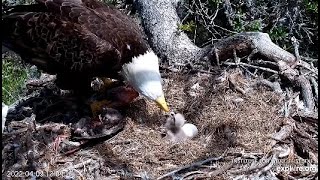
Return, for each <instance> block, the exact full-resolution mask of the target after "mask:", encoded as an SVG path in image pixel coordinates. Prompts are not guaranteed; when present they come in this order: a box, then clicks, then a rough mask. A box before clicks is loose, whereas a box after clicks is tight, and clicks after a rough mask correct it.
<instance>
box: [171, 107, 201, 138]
mask: <svg viewBox="0 0 320 180" xmlns="http://www.w3.org/2000/svg"><path fill="white" fill-rule="evenodd" d="M185 122H186V120H185V118H184V116H183V115H182V114H180V113H177V114H174V113H172V114H171V116H170V117H169V118H168V119H167V122H166V124H165V127H166V129H167V137H168V138H169V139H170V140H172V141H173V142H181V141H185V140H187V139H192V138H193V137H195V136H196V135H197V134H198V129H197V127H196V126H195V125H193V124H191V123H185Z"/></svg>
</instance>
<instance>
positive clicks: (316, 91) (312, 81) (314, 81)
mask: <svg viewBox="0 0 320 180" xmlns="http://www.w3.org/2000/svg"><path fill="white" fill-rule="evenodd" d="M310 81H311V84H312V86H313V89H314V98H315V101H316V102H318V97H319V96H318V83H317V81H316V79H315V78H314V77H310Z"/></svg>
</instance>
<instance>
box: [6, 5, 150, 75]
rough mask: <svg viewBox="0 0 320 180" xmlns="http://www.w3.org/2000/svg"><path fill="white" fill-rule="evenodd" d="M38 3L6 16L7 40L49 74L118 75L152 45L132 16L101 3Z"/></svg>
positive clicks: (17, 8)
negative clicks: (67, 72)
mask: <svg viewBox="0 0 320 180" xmlns="http://www.w3.org/2000/svg"><path fill="white" fill-rule="evenodd" d="M38 3H39V4H35V5H27V6H23V7H22V6H19V7H13V8H11V11H8V13H7V15H5V16H4V17H3V18H2V23H3V24H4V27H6V28H5V31H4V33H3V34H2V36H3V37H2V38H3V45H5V46H7V47H9V48H11V49H12V50H14V51H16V52H17V53H19V54H21V56H22V57H23V58H24V59H25V60H26V61H28V62H30V63H33V64H35V65H37V66H39V67H40V68H41V69H44V70H46V71H48V72H49V73H59V72H65V71H70V72H83V73H87V74H88V76H89V75H109V74H114V73H116V71H118V70H119V69H120V68H121V65H122V64H123V63H126V62H128V61H129V60H130V59H131V58H132V57H133V56H137V55H139V54H141V53H144V52H145V51H146V50H147V48H148V47H147V45H146V43H145V41H144V40H143V36H142V34H141V32H140V30H139V28H138V26H137V25H136V24H134V23H133V22H132V20H131V19H129V18H128V17H127V16H125V15H124V14H122V13H121V12H120V11H118V10H116V9H114V8H112V7H109V6H106V5H104V4H102V3H101V2H97V1H93V0H82V1H81V0H38ZM127 45H130V47H131V48H129V49H128V48H127Z"/></svg>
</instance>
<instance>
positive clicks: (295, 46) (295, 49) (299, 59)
mask: <svg viewBox="0 0 320 180" xmlns="http://www.w3.org/2000/svg"><path fill="white" fill-rule="evenodd" d="M291 41H292V43H293V47H294V55H295V56H296V61H297V62H298V63H299V62H300V61H301V57H300V55H299V42H298V41H297V39H296V38H295V37H294V36H293V37H292V38H291Z"/></svg>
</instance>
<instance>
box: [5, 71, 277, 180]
mask: <svg viewBox="0 0 320 180" xmlns="http://www.w3.org/2000/svg"><path fill="white" fill-rule="evenodd" d="M237 82H239V84H240V85H239V86H242V88H246V87H248V86H249V83H250V82H248V81H247V80H245V79H243V78H242V76H239V77H238V78H237ZM195 84H198V85H195ZM165 91H166V97H167V101H168V102H169V104H170V107H171V108H172V110H173V111H175V112H180V113H182V114H184V115H185V117H186V119H187V121H188V122H192V123H194V124H195V125H196V126H197V127H198V129H199V135H198V136H197V137H196V138H195V139H193V140H190V141H187V142H183V143H178V144H174V143H171V142H169V141H168V140H167V139H166V138H164V137H163V125H164V123H165V119H166V117H165V114H163V113H162V112H161V111H160V110H159V109H158V108H157V107H156V106H155V105H154V104H153V103H151V102H148V101H145V100H144V99H139V100H137V101H135V102H134V103H132V105H131V107H130V108H128V110H127V111H126V112H125V114H126V116H127V118H126V119H127V122H126V125H125V128H124V130H123V131H122V132H120V133H119V134H118V135H116V136H115V137H113V138H112V139H111V140H108V141H106V142H104V143H101V144H99V145H96V146H93V147H90V148H86V149H82V150H80V151H78V152H76V153H74V154H72V155H69V156H63V155H62V154H60V153H59V152H55V151H53V150H52V147H53V143H52V140H53V139H54V138H56V137H57V136H56V134H59V133H52V132H47V131H45V130H42V131H38V132H34V133H33V134H29V136H27V135H26V133H23V134H18V135H13V136H11V137H5V138H4V141H3V142H2V143H3V146H6V145H8V144H12V143H15V144H19V145H20V146H21V147H23V148H20V149H19V150H17V152H19V153H20V154H23V155H25V156H26V154H27V152H28V150H29V148H31V149H32V150H33V151H34V152H37V155H36V156H35V157H33V158H34V159H36V161H34V162H35V165H34V166H36V169H47V170H48V169H49V170H50V171H52V172H53V171H54V172H58V171H59V170H66V169H67V170H68V173H69V176H74V177H80V176H82V177H84V178H85V179H94V178H98V179H101V178H110V179H120V177H122V178H125V179H131V178H133V177H149V178H151V179H155V178H156V177H159V176H161V175H163V174H165V173H167V172H169V171H171V170H174V169H176V168H178V167H181V166H183V165H187V164H190V163H192V162H195V161H198V160H203V159H206V158H209V157H215V156H220V155H223V154H226V153H230V152H257V153H258V152H259V153H265V152H268V151H269V150H270V144H269V143H270V142H269V141H268V139H269V136H270V135H271V134H273V133H274V132H276V131H277V130H278V128H279V126H280V124H281V123H282V118H281V117H280V114H279V113H278V111H279V109H280V108H279V104H280V103H279V96H277V95H276V94H275V93H273V92H271V91H267V90H265V89H257V90H252V91H250V93H247V94H246V95H242V94H241V93H238V92H235V91H233V90H232V89H230V88H229V85H228V81H223V82H222V83H218V82H217V81H215V78H214V77H212V76H211V75H206V74H198V75H190V76H180V75H175V74H172V75H170V79H166V80H165ZM68 128H69V127H66V129H67V130H68ZM53 134H55V135H53ZM44 136H46V137H45V138H44ZM47 136H48V137H47ZM27 142H31V144H32V145H30V144H29V146H26V144H27ZM10 152H11V151H9V150H8V151H6V150H5V149H4V150H3V152H2V153H3V155H4V158H5V160H4V161H3V162H2V167H3V169H4V170H5V171H4V172H7V171H8V170H12V169H21V168H23V167H28V166H29V167H30V165H28V164H27V159H28V158H27V157H19V159H21V160H19V161H14V160H13V159H12V157H13V156H14V155H13V154H10ZM23 159H24V160H23ZM17 164H20V168H19V167H18V168H17V167H16V166H17ZM5 176H6V174H3V177H5ZM221 178H223V176H221Z"/></svg>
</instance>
